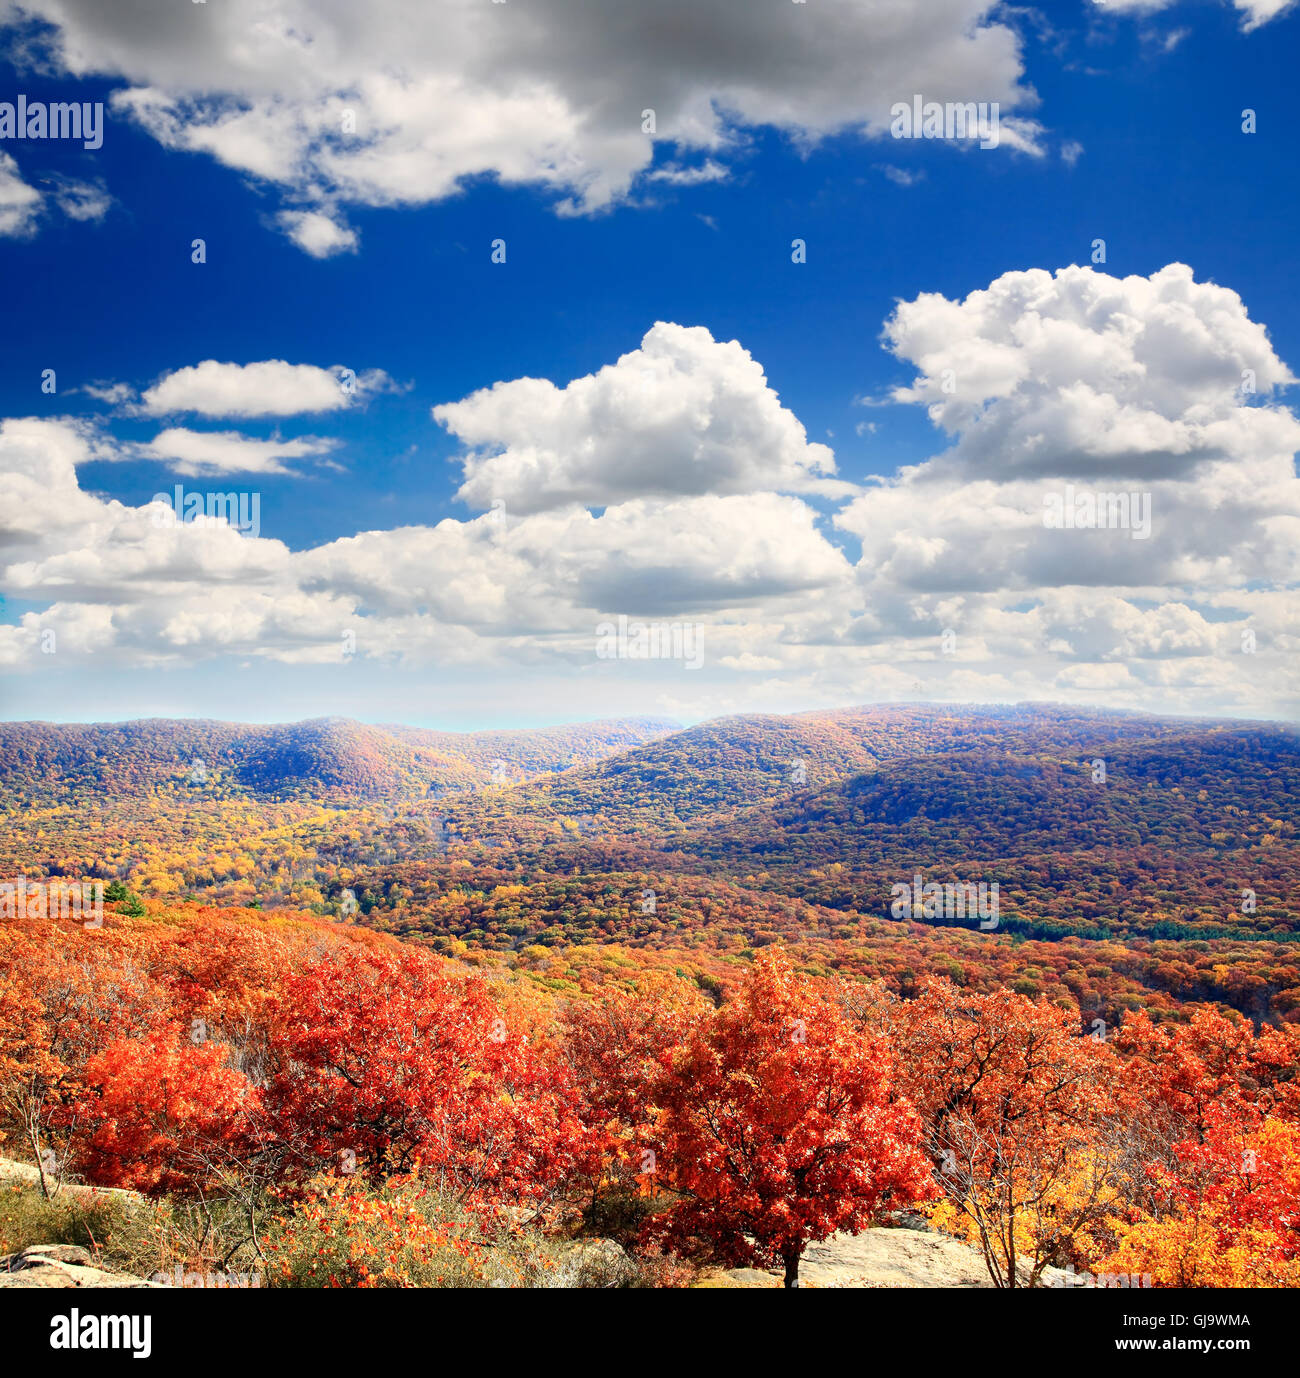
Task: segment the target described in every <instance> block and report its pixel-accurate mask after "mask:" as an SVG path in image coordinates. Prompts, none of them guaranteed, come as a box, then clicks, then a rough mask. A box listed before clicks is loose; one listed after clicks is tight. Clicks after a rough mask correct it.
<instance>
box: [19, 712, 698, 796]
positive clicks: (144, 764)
mask: <svg viewBox="0 0 1300 1378" xmlns="http://www.w3.org/2000/svg"><path fill="white" fill-rule="evenodd" d="M679 726H680V725H679V724H678V723H675V722H673V721H672V720H671V719H666V718H624V719H612V720H605V721H599V722H591V723H579V724H573V725H570V726H560V727H546V728H539V729H536V730H529V729H523V730H517V731H493V732H465V733H457V732H437V731H432V730H428V729H425V728H417V727H406V726H398V725H394V726H377V725H372V724H369V723H360V722H355V721H353V720H351V719H346V718H316V719H311V720H308V721H306V722H299V723H274V724H256V723H233V722H221V721H216V720H208V719H171V718H147V719H139V720H135V721H131V722H122V723H43V722H7V723H0V778H3V779H4V780H5V782H6V785H7V787H8V789H9V792H10V795H11V797H12V796H14V795H15V794H17V795H18V796H19V797H22V795H23V794H26V795H27V796H28V797H30V798H32V799H42V800H48V799H54V798H64V797H74V796H76V795H77V794H78V793H79V792H82V791H87V790H93V791H96V792H99V793H102V794H106V795H108V796H109V797H117V796H121V795H124V794H126V795H136V796H138V795H141V794H149V793H153V792H156V791H158V790H169V791H178V790H182V791H183V790H184V789H185V787H186V786H187V784H193V783H194V782H195V779H196V777H198V778H199V779H201V781H202V783H203V784H204V787H205V789H207V790H208V791H209V792H210V793H215V794H217V795H223V794H247V795H251V796H253V797H268V798H269V797H284V796H295V795H302V794H309V795H323V796H331V797H341V798H349V799H351V798H355V799H358V800H365V799H374V798H377V797H396V798H400V799H415V798H422V797H427V796H428V795H429V794H430V793H434V794H437V793H439V792H443V791H447V790H461V789H474V788H477V787H481V786H484V785H486V784H489V783H492V782H494V780H495V782H496V783H498V784H500V783H518V782H520V781H522V780H525V779H528V778H531V777H534V776H537V775H541V774H545V773H547V772H553V771H558V770H564V769H568V768H571V767H573V766H578V765H585V764H590V763H593V762H596V761H599V760H602V759H604V758H605V757H607V756H609V755H610V754H612V753H614V752H619V751H625V750H628V749H629V748H631V747H634V746H639V745H641V744H643V743H645V742H647V741H650V740H653V739H654V738H656V737H660V736H663V735H665V734H667V733H670V732H673V731H675V730H677V729H678V728H679Z"/></svg>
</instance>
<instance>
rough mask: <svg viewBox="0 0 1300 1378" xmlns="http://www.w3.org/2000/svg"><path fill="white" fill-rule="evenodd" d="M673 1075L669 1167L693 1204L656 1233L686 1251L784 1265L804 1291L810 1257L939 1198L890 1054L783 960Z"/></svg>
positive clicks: (687, 1051) (666, 1106) (665, 1123)
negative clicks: (890, 1210)
mask: <svg viewBox="0 0 1300 1378" xmlns="http://www.w3.org/2000/svg"><path fill="white" fill-rule="evenodd" d="M664 1063H665V1065H664V1072H663V1075H662V1077H661V1078H660V1080H659V1083H658V1085H657V1086H655V1087H653V1088H652V1091H651V1094H652V1095H653V1097H654V1099H655V1101H656V1102H657V1103H658V1105H659V1106H660V1107H661V1111H660V1116H659V1123H658V1126H657V1129H656V1131H655V1138H656V1140H657V1154H658V1162H657V1165H656V1167H657V1170H658V1171H659V1172H660V1173H661V1174H662V1177H663V1180H664V1182H665V1184H666V1185H667V1186H669V1187H670V1188H671V1189H672V1190H673V1191H675V1192H676V1193H678V1194H679V1196H680V1198H681V1199H680V1201H679V1202H678V1204H677V1205H675V1206H674V1207H673V1208H672V1209H671V1210H670V1211H669V1212H668V1213H667V1215H666V1216H665V1217H663V1218H662V1219H661V1220H660V1221H658V1222H657V1223H656V1225H655V1226H654V1227H653V1228H654V1231H655V1233H657V1234H659V1235H660V1236H661V1237H664V1238H666V1239H668V1240H670V1241H671V1242H673V1243H674V1244H675V1245H676V1246H677V1247H678V1248H680V1249H682V1250H683V1251H690V1250H692V1249H694V1248H699V1247H700V1246H702V1245H705V1244H707V1245H708V1246H709V1247H710V1248H711V1250H712V1251H713V1252H714V1253H715V1254H717V1255H718V1256H720V1257H721V1258H722V1259H723V1260H724V1261H726V1262H729V1263H748V1262H758V1263H763V1264H770V1263H776V1262H777V1261H779V1262H780V1263H781V1264H782V1265H783V1266H784V1269H785V1285H786V1286H787V1287H797V1286H798V1279H799V1261H800V1259H801V1258H802V1257H803V1253H804V1250H805V1248H806V1247H807V1246H808V1244H809V1243H811V1242H814V1241H816V1240H821V1239H825V1238H826V1237H827V1236H828V1235H830V1234H832V1233H834V1232H835V1231H837V1230H851V1231H856V1230H860V1229H862V1228H863V1227H864V1226H865V1225H867V1224H868V1223H869V1222H870V1221H871V1220H872V1219H873V1218H874V1217H875V1216H876V1214H877V1213H878V1212H879V1211H880V1210H881V1209H882V1208H883V1207H884V1206H886V1205H888V1204H896V1205H902V1204H906V1203H909V1202H913V1201H916V1200H919V1199H923V1198H925V1197H926V1196H928V1195H929V1194H931V1193H932V1191H933V1187H932V1176H931V1172H930V1167H929V1164H928V1163H927V1162H926V1159H925V1155H924V1154H923V1152H922V1151H921V1147H920V1122H919V1120H918V1118H917V1116H916V1114H915V1112H914V1111H913V1110H912V1108H911V1107H910V1106H909V1105H908V1104H907V1103H906V1102H905V1101H903V1100H901V1099H900V1098H899V1097H898V1096H896V1095H895V1093H894V1088H893V1065H892V1060H891V1058H890V1055H889V1052H888V1050H887V1048H886V1047H885V1045H884V1043H883V1041H879V1040H873V1039H871V1038H868V1037H865V1036H864V1035H863V1034H862V1033H861V1032H859V1031H858V1030H857V1029H855V1028H854V1027H853V1025H852V1024H851V1023H850V1021H849V1020H848V1019H847V1018H846V1016H845V1014H844V1011H843V1009H842V1007H841V1006H840V1004H839V1003H838V1002H837V1001H836V1000H835V999H834V998H833V997H832V994H831V992H830V991H829V990H828V989H827V988H826V987H825V986H823V985H822V984H821V983H819V982H816V981H814V980H812V979H809V978H807V977H803V976H800V975H798V974H797V973H796V972H795V971H794V969H793V968H792V966H791V964H790V962H789V959H788V958H787V957H786V956H785V955H784V953H783V952H782V951H781V950H780V949H779V948H771V949H768V950H767V951H765V952H763V953H761V954H760V955H759V957H758V959H757V961H756V962H755V964H754V967H753V970H752V972H751V973H750V975H749V978H748V979H747V980H746V982H745V983H744V985H743V986H742V987H741V989H740V990H739V992H738V994H737V995H736V998H735V999H734V1000H732V1001H731V1002H730V1003H728V1004H726V1005H724V1006H723V1007H722V1008H721V1009H719V1010H717V1011H715V1012H714V1013H713V1014H712V1015H711V1017H709V1018H707V1019H705V1020H701V1021H700V1022H699V1023H698V1024H696V1026H695V1027H694V1028H693V1029H692V1030H691V1032H690V1033H689V1034H688V1036H687V1038H686V1040H685V1042H684V1043H683V1045H682V1046H681V1047H680V1048H677V1049H676V1050H674V1051H673V1052H671V1053H670V1054H669V1055H667V1056H666V1057H665V1059H664Z"/></svg>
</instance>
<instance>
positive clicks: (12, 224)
mask: <svg viewBox="0 0 1300 1378" xmlns="http://www.w3.org/2000/svg"><path fill="white" fill-rule="evenodd" d="M43 201H44V198H43V197H42V196H41V194H40V192H39V191H37V190H36V188H35V187H29V186H28V185H27V183H26V182H24V181H23V176H22V173H21V172H19V170H18V164H17V163H16V162H14V160H13V159H12V158H11V157H10V156H9V154H7V153H3V152H0V236H4V237H6V238H10V239H24V238H26V237H27V236H28V235H30V234H34V233H35V231H36V226H37V224H38V222H39V221H40V217H41V206H42V204H43Z"/></svg>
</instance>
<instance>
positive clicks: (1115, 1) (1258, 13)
mask: <svg viewBox="0 0 1300 1378" xmlns="http://www.w3.org/2000/svg"><path fill="white" fill-rule="evenodd" d="M1092 3H1093V4H1094V5H1095V6H1096V7H1097V8H1098V9H1100V10H1108V11H1110V12H1111V13H1112V14H1152V13H1154V12H1155V11H1156V10H1164V9H1168V8H1169V7H1170V6H1171V5H1173V4H1174V3H1175V0H1092ZM1230 3H1231V5H1232V7H1233V8H1234V9H1235V10H1236V11H1237V12H1238V13H1239V14H1240V15H1241V27H1242V28H1243V29H1245V30H1246V32H1247V33H1249V32H1250V30H1252V29H1257V28H1259V27H1260V25H1261V24H1267V23H1268V21H1269V20H1270V19H1276V18H1277V16H1278V15H1279V14H1281V13H1282V11H1283V10H1288V9H1290V8H1291V6H1292V5H1293V4H1294V3H1295V0H1230Z"/></svg>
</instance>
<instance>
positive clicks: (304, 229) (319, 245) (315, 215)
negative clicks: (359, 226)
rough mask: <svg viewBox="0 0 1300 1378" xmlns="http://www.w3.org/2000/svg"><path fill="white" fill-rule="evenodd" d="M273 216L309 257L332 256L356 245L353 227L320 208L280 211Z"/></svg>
mask: <svg viewBox="0 0 1300 1378" xmlns="http://www.w3.org/2000/svg"><path fill="white" fill-rule="evenodd" d="M276 218H277V219H278V220H279V222H280V224H281V226H283V228H284V231H285V233H286V234H287V235H288V236H289V238H290V239H292V240H293V242H294V243H295V244H296V245H297V246H298V247H299V248H300V249H301V250H302V251H303V252H304V253H308V254H310V255H311V256H312V258H333V256H334V255H335V254H341V253H348V252H352V251H354V250H355V249H356V247H357V235H356V231H355V230H352V229H350V228H349V227H348V226H347V225H343V224H340V223H339V221H338V220H337V219H335V218H334V217H333V216H329V215H325V214H323V213H322V212H320V211H281V212H280V214H279V215H278V216H277V217H276Z"/></svg>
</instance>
